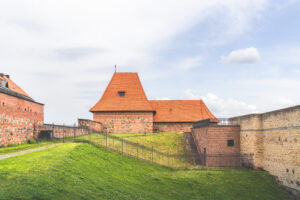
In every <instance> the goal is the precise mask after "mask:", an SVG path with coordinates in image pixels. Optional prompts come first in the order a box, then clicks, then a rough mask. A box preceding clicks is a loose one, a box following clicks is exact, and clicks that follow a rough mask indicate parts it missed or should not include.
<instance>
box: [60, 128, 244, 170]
mask: <svg viewBox="0 0 300 200" xmlns="http://www.w3.org/2000/svg"><path fill="white" fill-rule="evenodd" d="M58 139H59V140H60V141H62V142H73V141H75V142H87V143H91V144H93V145H95V146H99V147H104V148H107V149H109V150H111V151H114V152H117V153H119V154H122V155H125V156H129V157H133V158H136V159H139V160H144V161H147V162H150V163H154V164H158V165H162V166H168V167H172V168H179V169H182V168H189V169H192V168H200V167H204V166H209V167H216V166H217V165H218V167H232V166H240V155H233V154H218V155H209V154H207V155H206V153H203V154H199V153H197V154H195V153H183V154H171V153H166V152H162V151H160V150H157V149H156V148H155V147H153V146H151V147H149V146H145V145H142V144H139V143H138V142H132V141H129V140H126V139H124V138H122V137H117V136H114V135H111V134H106V133H91V134H88V135H81V136H76V135H75V136H74V137H63V138H58Z"/></svg>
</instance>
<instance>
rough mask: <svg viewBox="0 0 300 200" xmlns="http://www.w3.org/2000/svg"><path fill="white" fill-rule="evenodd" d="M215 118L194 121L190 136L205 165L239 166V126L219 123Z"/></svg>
mask: <svg viewBox="0 0 300 200" xmlns="http://www.w3.org/2000/svg"><path fill="white" fill-rule="evenodd" d="M217 122H218V121H217V120H210V119H208V120H202V121H199V122H195V123H194V125H193V129H192V136H193V138H194V142H195V145H196V147H197V150H198V153H199V154H200V157H201V159H202V163H203V164H204V165H205V166H210V167H233V166H236V167H238V166H240V165H241V163H240V126H239V125H219V124H218V123H217Z"/></svg>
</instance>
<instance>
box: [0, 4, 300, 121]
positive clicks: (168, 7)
mask: <svg viewBox="0 0 300 200" xmlns="http://www.w3.org/2000/svg"><path fill="white" fill-rule="evenodd" d="M299 19H300V2H299V1H296V0H276V1H275V0H274V1H272V0H243V1H241V0H226V1H225V0H223V1H221V0H210V1H207V0H184V1H177V0H159V1H158V0H151V1H143V0H119V1H118V0H110V1H102V0H59V1H55V0H43V1H40V0H35V1H34V0H23V1H18V0H1V1H0V72H1V73H5V74H9V75H10V76H11V79H12V80H13V81H15V82H16V83H17V84H18V85H19V86H21V87H22V88H23V89H24V90H25V91H26V92H27V93H28V94H29V95H30V96H31V97H32V98H33V99H34V100H36V101H38V102H41V103H44V104H45V122H46V123H56V124H69V125H72V124H74V123H76V120H77V118H87V119H92V114H91V113H90V112H89V109H90V108H91V107H92V106H93V105H94V104H95V103H96V102H97V101H98V100H99V99H100V98H101V96H102V94H103V92H104V90H105V88H106V86H107V84H108V82H109V80H110V79H111V77H112V75H113V73H114V65H117V71H118V72H138V74H139V76H140V79H141V82H142V84H143V86H144V90H145V92H146V95H147V97H148V99H202V100H204V102H205V103H206V105H207V106H208V108H209V109H210V110H211V111H212V113H213V114H215V116H216V117H219V118H223V117H233V116H238V115H244V114H250V113H261V112H267V111H271V110H275V109H281V108H285V107H290V106H294V105H299V104H300V95H299V94H300V93H299V88H300V20H299Z"/></svg>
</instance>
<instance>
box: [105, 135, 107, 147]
mask: <svg viewBox="0 0 300 200" xmlns="http://www.w3.org/2000/svg"><path fill="white" fill-rule="evenodd" d="M105 145H106V147H107V133H106V144H105Z"/></svg>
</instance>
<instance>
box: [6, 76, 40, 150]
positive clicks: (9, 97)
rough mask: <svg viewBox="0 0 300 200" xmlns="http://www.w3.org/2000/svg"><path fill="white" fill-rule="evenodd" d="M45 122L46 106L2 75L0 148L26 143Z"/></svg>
mask: <svg viewBox="0 0 300 200" xmlns="http://www.w3.org/2000/svg"><path fill="white" fill-rule="evenodd" d="M43 122H44V105H43V104H41V103H38V102H36V101H34V100H33V99H32V98H31V97H30V96H29V95H28V94H27V93H26V92H24V91H23V90H22V89H21V88H20V87H19V86H18V85H16V84H15V83H14V82H13V81H12V80H11V79H10V77H9V75H4V74H0V146H6V145H8V144H20V143H22V142H25V141H26V140H28V139H30V138H32V137H33V135H34V131H35V130H36V129H37V127H40V126H42V125H43Z"/></svg>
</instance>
